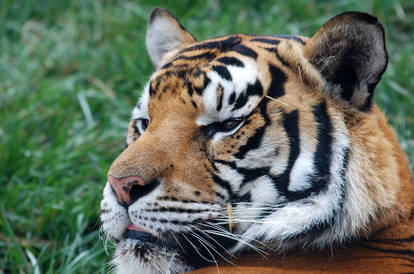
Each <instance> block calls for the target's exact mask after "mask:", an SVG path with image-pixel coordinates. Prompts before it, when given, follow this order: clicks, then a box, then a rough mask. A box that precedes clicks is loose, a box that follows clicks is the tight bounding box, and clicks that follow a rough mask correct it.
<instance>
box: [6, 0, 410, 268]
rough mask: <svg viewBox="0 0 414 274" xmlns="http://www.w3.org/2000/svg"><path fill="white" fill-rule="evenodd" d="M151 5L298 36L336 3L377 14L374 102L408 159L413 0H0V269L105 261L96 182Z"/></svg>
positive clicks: (191, 23) (187, 18) (128, 92)
mask: <svg viewBox="0 0 414 274" xmlns="http://www.w3.org/2000/svg"><path fill="white" fill-rule="evenodd" d="M156 5H158V6H162V7H165V8H167V9H169V10H170V11H172V12H173V14H175V15H176V16H177V17H178V18H180V20H181V21H182V23H183V25H185V26H186V27H187V29H188V30H190V31H191V32H192V33H193V34H194V35H195V36H196V37H198V38H199V39H205V38H209V37H212V36H220V35H225V34H230V33H261V34H283V33H296V34H303V35H308V36H310V35H312V34H313V33H314V32H315V31H316V30H317V29H318V27H320V25H321V24H322V23H323V22H324V21H326V20H327V19H329V18H330V17H332V16H334V15H336V14H337V13H340V12H342V11H346V10H361V11H367V12H370V13H373V14H375V15H377V16H378V17H379V18H380V20H381V21H382V22H383V23H384V24H385V27H386V30H387V41H388V49H389V52H390V65H389V67H388V70H387V72H386V74H385V76H384V79H383V81H382V82H381V84H380V85H379V87H378V88H377V96H376V100H377V102H378V103H379V104H380V106H381V107H382V108H383V109H384V110H385V111H386V112H387V114H388V117H390V121H391V123H392V124H393V126H394V127H395V129H396V131H397V133H398V135H399V137H400V139H401V142H402V144H403V147H404V149H405V151H406V152H407V154H408V156H409V159H410V162H411V163H412V164H413V163H414V96H413V93H412V92H413V91H414V81H413V79H414V78H413V75H414V67H413V64H414V45H413V43H412V41H414V2H413V1H390V0H377V1H356V0H355V1H345V0H337V1H317V2H316V1H299V0H295V1H241V0H239V1H201V0H200V1H190V0H186V1H178V0H175V1H168V2H167V1H161V3H160V2H159V1H157V2H155V1H154V2H151V1H142V0H140V1H139V2H138V1H136V2H133V1H115V0H113V1H93V0H73V1H69V0H68V1H53V0H43V1H40V0H39V1H34V0H21V1H13V0H3V1H1V2H0V183H1V188H0V272H4V273H9V272H11V273H22V272H25V273H30V272H35V273H36V271H37V270H39V271H40V272H42V273H43V272H48V273H55V272H56V273H70V272H81V273H96V272H105V271H108V267H107V262H108V258H109V255H108V254H106V253H105V251H104V248H103V243H102V241H101V240H100V239H99V232H98V229H99V222H98V211H99V203H100V198H101V191H102V188H103V186H104V182H105V178H106V172H107V170H108V168H109V166H110V164H111V162H112V160H113V159H115V157H116V156H117V154H118V153H120V152H121V151H122V149H123V146H124V135H125V129H126V126H127V121H128V119H129V114H130V111H131V109H132V107H133V106H134V104H135V102H136V100H137V98H138V95H139V92H140V90H141V88H142V86H143V85H144V83H145V81H146V80H147V79H148V77H149V75H150V74H151V72H152V66H151V63H150V61H149V58H148V56H147V54H146V50H145V45H144V37H145V27H146V21H147V18H148V16H149V13H150V11H151V10H152V8H153V7H154V6H156ZM108 249H109V253H110V252H111V250H112V247H111V246H110V245H109V248H108Z"/></svg>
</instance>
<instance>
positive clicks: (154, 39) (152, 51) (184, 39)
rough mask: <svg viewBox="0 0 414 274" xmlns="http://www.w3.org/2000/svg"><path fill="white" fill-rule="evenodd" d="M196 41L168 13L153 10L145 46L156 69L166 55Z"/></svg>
mask: <svg viewBox="0 0 414 274" xmlns="http://www.w3.org/2000/svg"><path fill="white" fill-rule="evenodd" d="M196 41H197V40H196V39H195V38H194V37H193V36H192V35H191V33H189V32H188V31H187V30H186V29H184V27H183V26H182V25H181V24H180V22H178V20H177V19H176V18H175V17H174V16H172V15H171V14H170V13H169V12H168V11H166V10H164V9H161V8H155V9H154V10H153V11H152V13H151V15H150V18H149V21H148V26H147V36H146V41H145V44H146V46H147V50H148V54H149V56H150V58H151V61H152V64H153V65H154V67H155V68H156V69H159V68H160V67H161V62H162V59H163V57H164V56H165V54H166V53H169V52H171V51H173V50H175V49H178V48H180V47H182V46H184V45H186V44H190V43H194V42H196Z"/></svg>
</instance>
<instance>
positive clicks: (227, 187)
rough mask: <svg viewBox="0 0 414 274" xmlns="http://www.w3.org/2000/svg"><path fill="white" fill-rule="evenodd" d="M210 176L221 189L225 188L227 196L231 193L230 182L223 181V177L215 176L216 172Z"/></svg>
mask: <svg viewBox="0 0 414 274" xmlns="http://www.w3.org/2000/svg"><path fill="white" fill-rule="evenodd" d="M211 177H212V179H213V181H214V182H215V183H216V184H218V185H219V186H221V187H222V188H223V189H225V190H227V193H228V196H229V197H231V196H232V194H233V191H232V190H231V187H230V183H229V182H228V181H225V180H223V179H221V178H220V177H219V176H217V175H216V174H214V173H212V174H211Z"/></svg>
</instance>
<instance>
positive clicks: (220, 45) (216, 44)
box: [180, 35, 241, 53]
mask: <svg viewBox="0 0 414 274" xmlns="http://www.w3.org/2000/svg"><path fill="white" fill-rule="evenodd" d="M240 42H241V38H240V37H238V36H237V35H234V36H230V37H228V38H226V39H223V40H219V41H209V42H202V43H200V44H197V45H194V46H191V47H188V48H184V49H182V50H180V53H184V52H188V51H193V50H200V49H214V48H217V49H219V50H221V51H226V50H229V49H230V48H232V47H234V46H235V45H237V44H239V43H240Z"/></svg>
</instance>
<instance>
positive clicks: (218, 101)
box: [216, 84, 223, 111]
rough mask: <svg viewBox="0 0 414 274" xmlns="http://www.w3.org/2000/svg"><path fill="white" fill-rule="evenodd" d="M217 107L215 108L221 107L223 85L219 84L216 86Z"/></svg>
mask: <svg viewBox="0 0 414 274" xmlns="http://www.w3.org/2000/svg"><path fill="white" fill-rule="evenodd" d="M217 92H218V94H217V107H216V110H217V111H220V110H221V108H222V107H223V87H222V86H221V85H220V84H219V85H218V87H217Z"/></svg>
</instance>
